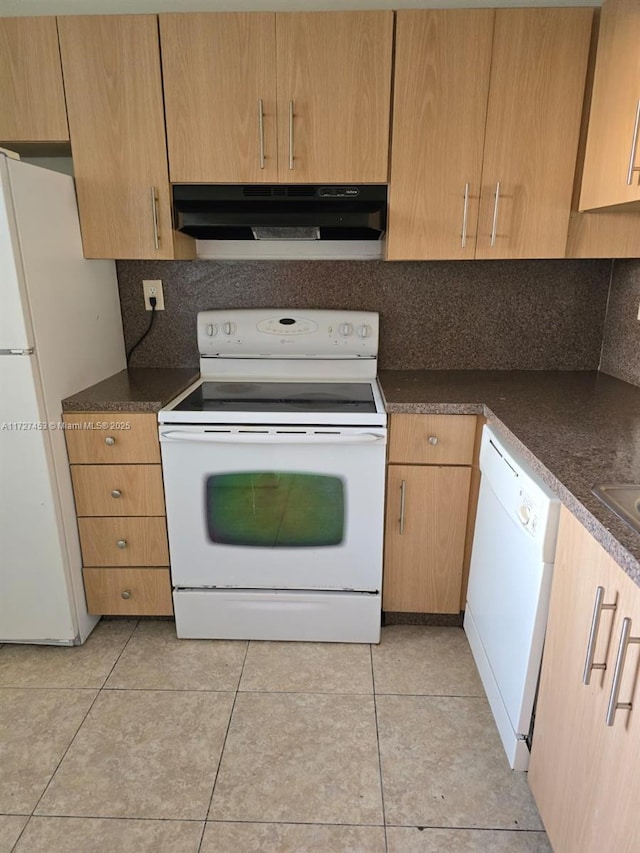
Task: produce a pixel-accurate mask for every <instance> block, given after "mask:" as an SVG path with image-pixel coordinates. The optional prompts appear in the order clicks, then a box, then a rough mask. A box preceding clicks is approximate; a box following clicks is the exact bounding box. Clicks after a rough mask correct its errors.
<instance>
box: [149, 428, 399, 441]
mask: <svg viewBox="0 0 640 853" xmlns="http://www.w3.org/2000/svg"><path fill="white" fill-rule="evenodd" d="M386 438H387V437H386V435H384V434H383V433H375V432H360V433H355V434H352V435H349V434H348V433H322V432H318V433H308V432H306V433H305V432H301V433H295V432H282V433H279V432H276V433H273V432H269V433H260V432H256V433H250V432H242V433H226V432H185V431H184V430H177V429H172V430H168V431H167V432H163V431H161V432H160V439H161V440H164V441H187V442H200V443H204V444H382V443H384V442H385V441H386Z"/></svg>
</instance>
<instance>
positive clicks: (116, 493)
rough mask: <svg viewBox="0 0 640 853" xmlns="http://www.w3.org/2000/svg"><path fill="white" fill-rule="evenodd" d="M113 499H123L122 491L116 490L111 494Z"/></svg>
mask: <svg viewBox="0 0 640 853" xmlns="http://www.w3.org/2000/svg"><path fill="white" fill-rule="evenodd" d="M111 497H112V498H121V497H122V492H121V491H120V489H114V490H113V491H112V492H111Z"/></svg>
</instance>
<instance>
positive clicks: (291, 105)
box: [289, 100, 293, 169]
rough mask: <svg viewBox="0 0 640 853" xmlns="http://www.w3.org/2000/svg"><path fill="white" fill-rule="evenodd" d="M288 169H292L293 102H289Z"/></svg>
mask: <svg viewBox="0 0 640 853" xmlns="http://www.w3.org/2000/svg"><path fill="white" fill-rule="evenodd" d="M289 168H290V169H293V100H291V101H289Z"/></svg>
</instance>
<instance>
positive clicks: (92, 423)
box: [63, 412, 173, 616]
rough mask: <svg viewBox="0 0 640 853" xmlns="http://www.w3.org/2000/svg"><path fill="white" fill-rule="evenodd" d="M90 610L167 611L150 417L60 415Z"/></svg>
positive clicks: (156, 453)
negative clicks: (65, 425) (69, 468)
mask: <svg viewBox="0 0 640 853" xmlns="http://www.w3.org/2000/svg"><path fill="white" fill-rule="evenodd" d="M63 419H64V421H65V423H66V424H67V429H66V430H65V436H66V439H67V450H68V453H69V460H70V462H71V479H72V481H73V491H74V496H75V501H76V513H77V515H78V530H79V533H80V545H81V548H82V564H83V577H84V583H85V593H86V598H87V607H88V609H89V612H90V613H96V614H102V615H117V616H122V615H130V616H134V615H138V616H150V615H156V616H166V615H171V613H172V612H173V608H172V601H171V578H170V574H169V546H168V541H167V524H166V518H165V504H164V490H163V484H162V468H161V465H160V448H159V443H158V425H157V421H156V416H155V415H154V414H139V413H136V414H130V413H128V412H120V413H113V412H88V413H86V412H82V413H74V414H65V415H64V416H63Z"/></svg>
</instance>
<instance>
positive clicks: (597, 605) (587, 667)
mask: <svg viewBox="0 0 640 853" xmlns="http://www.w3.org/2000/svg"><path fill="white" fill-rule="evenodd" d="M617 600H618V596H617V594H616V601H614V602H613V604H604V587H603V586H599V587H598V588H597V589H596V600H595V602H594V605H593V617H592V619H591V630H590V631H589V642H588V643H587V657H586V659H585V662H584V672H583V673H582V683H583V684H586V685H588V684H589V682H590V681H591V670H593V669H606V668H607V664H606V663H594V662H593V657H594V655H595V653H596V642H597V640H598V629H599V627H600V616H601V615H602V611H603V610H615V609H616V607H617Z"/></svg>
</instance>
